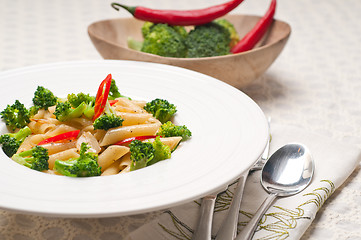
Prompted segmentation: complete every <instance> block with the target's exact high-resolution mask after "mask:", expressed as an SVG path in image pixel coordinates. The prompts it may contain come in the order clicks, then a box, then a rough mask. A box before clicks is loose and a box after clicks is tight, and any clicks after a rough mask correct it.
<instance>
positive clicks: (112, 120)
mask: <svg viewBox="0 0 361 240" xmlns="http://www.w3.org/2000/svg"><path fill="white" fill-rule="evenodd" d="M123 121H124V119H122V118H121V117H120V116H117V115H115V114H113V113H112V114H109V113H108V114H103V115H101V116H100V117H98V118H97V119H95V121H94V123H93V126H94V130H95V129H104V130H108V129H110V128H115V127H119V126H122V123H123Z"/></svg>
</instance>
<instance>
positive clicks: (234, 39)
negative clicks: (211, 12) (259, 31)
mask: <svg viewBox="0 0 361 240" xmlns="http://www.w3.org/2000/svg"><path fill="white" fill-rule="evenodd" d="M214 22H215V23H217V24H219V25H221V26H223V27H225V28H226V29H227V30H228V32H229V33H230V38H231V41H230V43H229V47H230V48H232V47H234V46H235V45H236V44H237V43H238V41H239V35H238V33H237V30H236V29H235V28H234V25H233V24H232V23H231V22H229V21H228V20H227V19H224V18H221V19H216V20H214Z"/></svg>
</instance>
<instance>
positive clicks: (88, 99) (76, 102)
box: [67, 93, 95, 118]
mask: <svg viewBox="0 0 361 240" xmlns="http://www.w3.org/2000/svg"><path fill="white" fill-rule="evenodd" d="M67 101H68V102H69V103H70V105H71V106H72V107H73V108H77V107H79V106H80V105H81V104H86V108H85V110H84V112H83V113H84V116H85V117H87V118H92V117H93V116H94V105H95V97H94V96H90V95H89V94H85V93H78V94H74V93H72V94H68V97H67Z"/></svg>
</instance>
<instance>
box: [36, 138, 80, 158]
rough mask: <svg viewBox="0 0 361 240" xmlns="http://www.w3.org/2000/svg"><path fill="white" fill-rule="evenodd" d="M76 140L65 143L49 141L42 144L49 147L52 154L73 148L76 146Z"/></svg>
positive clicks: (49, 152)
mask: <svg viewBox="0 0 361 240" xmlns="http://www.w3.org/2000/svg"><path fill="white" fill-rule="evenodd" d="M75 144H76V141H70V142H65V143H62V142H60V143H47V144H43V145H41V146H42V147H44V148H46V149H48V154H49V155H52V154H55V153H58V152H62V151H65V150H68V149H71V148H75V147H76V145H75Z"/></svg>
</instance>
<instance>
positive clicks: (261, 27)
mask: <svg viewBox="0 0 361 240" xmlns="http://www.w3.org/2000/svg"><path fill="white" fill-rule="evenodd" d="M275 12H276V0H272V2H271V4H270V6H269V9H268V10H267V12H266V14H265V15H264V16H263V17H262V18H261V19H260V20H259V21H258V22H257V23H256V25H255V26H254V27H253V28H252V29H251V31H249V32H248V33H247V34H246V35H245V36H244V37H243V38H242V39H241V40H239V42H238V43H237V44H236V45H235V46H234V47H233V48H232V49H231V52H232V53H240V52H245V51H248V50H251V49H252V48H253V47H254V46H255V45H256V44H257V43H258V42H259V41H260V40H261V38H262V37H263V36H264V35H265V33H266V32H267V30H268V28H269V26H270V25H271V23H272V22H273V16H274V14H275Z"/></svg>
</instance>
